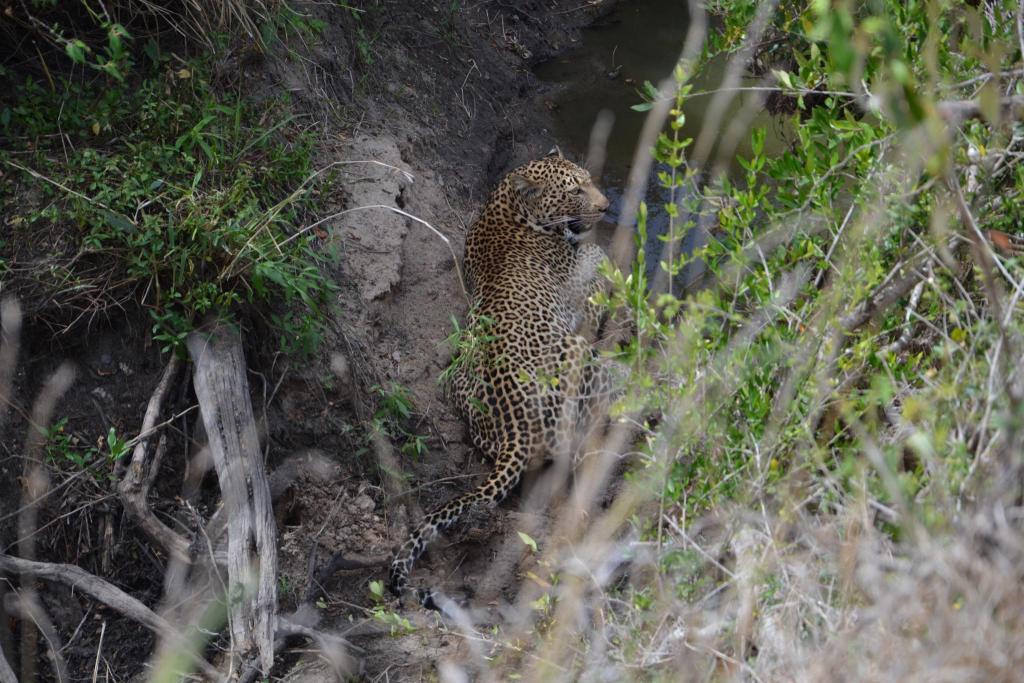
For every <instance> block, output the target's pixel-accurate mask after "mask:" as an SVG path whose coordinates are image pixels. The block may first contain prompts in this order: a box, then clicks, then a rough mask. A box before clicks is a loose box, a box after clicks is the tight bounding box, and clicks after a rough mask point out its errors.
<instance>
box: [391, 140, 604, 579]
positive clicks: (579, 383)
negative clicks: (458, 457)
mask: <svg viewBox="0 0 1024 683" xmlns="http://www.w3.org/2000/svg"><path fill="white" fill-rule="evenodd" d="M607 208H608V200H607V199H606V198H605V197H604V195H602V194H601V192H600V191H598V189H597V188H596V187H595V186H594V183H593V182H592V180H591V178H590V174H589V173H588V172H587V171H586V170H584V169H582V168H580V167H579V166H577V165H576V164H573V163H572V162H570V161H568V160H566V159H564V158H563V157H562V155H561V153H560V152H558V151H557V148H556V149H555V150H552V152H551V153H550V154H548V156H546V157H544V158H542V159H539V160H537V161H532V162H530V163H528V164H525V165H523V166H521V167H519V168H517V169H515V170H514V171H512V173H510V174H509V175H508V176H506V177H505V179H504V180H502V181H501V183H500V184H499V185H498V187H497V188H496V189H495V190H494V192H493V193H492V194H491V196H490V198H489V200H488V201H487V204H486V205H485V207H484V210H483V212H482V214H481V215H480V217H479V218H478V219H477V221H476V222H475V223H474V224H473V225H472V227H471V228H470V230H469V234H468V235H467V238H466V254H465V265H466V275H467V277H468V280H469V285H470V287H471V289H472V298H473V302H472V306H471V309H470V314H469V318H470V319H469V325H468V327H467V329H470V330H476V331H477V332H478V333H479V334H480V336H481V337H483V338H485V339H486V340H487V341H486V343H485V344H483V346H482V347H481V348H479V349H477V351H476V352H475V353H474V354H472V355H471V357H468V358H467V357H465V354H464V356H463V357H461V358H459V359H457V363H458V365H457V367H456V368H455V370H454V372H453V375H452V380H451V384H450V386H449V388H448V393H449V397H450V398H451V399H452V401H453V403H454V405H455V406H456V407H457V409H458V410H459V411H460V412H461V413H462V415H463V416H464V417H465V418H466V420H467V421H468V423H469V432H470V436H471V438H472V441H473V444H474V445H475V446H476V447H477V448H479V449H480V451H481V452H482V453H483V454H484V455H486V456H487V457H489V458H491V459H493V460H494V469H493V471H492V472H491V474H490V475H489V476H488V477H487V479H486V480H485V481H484V482H483V483H481V484H480V485H479V486H478V487H477V488H476V489H474V490H473V491H471V492H469V493H466V494H464V495H462V496H459V497H457V498H455V499H454V500H452V501H450V502H448V503H446V504H445V505H443V506H441V507H440V508H438V509H436V510H434V511H433V512H431V513H430V514H428V515H427V516H426V517H425V518H424V519H423V521H422V522H421V523H420V524H419V525H418V526H417V527H416V528H415V530H414V531H413V533H412V534H411V535H410V537H409V538H408V540H406V541H405V543H404V544H403V545H402V546H401V547H400V548H399V550H398V552H397V554H396V555H395V558H394V560H393V562H392V563H391V571H390V577H389V579H390V580H389V586H390V588H391V590H392V591H393V592H394V593H396V594H397V595H401V593H402V592H403V590H404V588H405V587H406V584H407V582H408V577H409V572H410V571H411V569H412V566H413V563H414V562H415V561H416V559H417V558H418V557H419V555H420V554H421V553H422V552H423V550H424V549H425V548H426V546H427V544H428V543H430V541H431V540H433V539H434V538H435V537H436V536H437V535H438V534H439V533H440V532H442V531H444V530H445V529H447V528H448V527H450V526H451V525H452V524H454V523H455V522H456V521H457V520H458V519H459V518H460V517H461V516H462V515H463V514H464V513H465V512H466V511H467V510H468V509H469V508H470V507H471V506H473V505H478V504H483V505H490V506H493V505H496V504H497V503H499V502H500V501H501V500H502V499H503V498H505V496H506V495H507V494H508V493H509V491H510V490H511V489H512V488H513V487H515V485H516V484H517V483H518V482H519V479H520V477H521V476H522V475H523V473H524V471H525V470H526V468H527V465H528V464H529V463H530V462H531V460H534V459H536V458H544V459H550V458H554V457H559V456H560V455H562V454H564V453H565V452H566V451H567V450H569V449H570V448H571V444H572V442H573V438H574V434H576V433H577V431H578V430H579V429H580V428H581V427H582V426H584V425H585V424H586V422H587V421H588V419H589V413H590V410H591V407H592V401H591V399H592V397H594V396H596V395H599V394H600V393H601V392H602V391H604V389H603V388H602V387H598V386H597V385H598V384H600V383H601V382H602V381H603V373H602V371H601V370H600V368H599V366H598V365H597V364H596V363H594V360H595V351H594V350H593V348H592V346H591V344H590V341H588V339H587V338H585V337H584V336H581V334H584V333H587V332H588V330H585V329H583V328H584V327H586V326H587V325H590V326H591V327H593V326H594V325H595V320H596V318H595V316H594V314H593V313H592V310H593V308H592V307H591V306H590V305H589V304H588V300H589V298H590V295H591V293H592V292H593V291H594V290H595V288H596V287H598V286H599V284H598V283H599V281H600V280H599V276H598V272H597V269H598V265H599V264H600V263H601V261H602V260H604V258H605V255H604V252H603V251H602V250H601V249H600V248H599V247H597V246H596V245H593V244H580V243H579V235H580V233H582V232H584V231H586V230H588V229H590V227H591V226H592V225H593V223H595V222H596V221H597V220H599V219H600V217H601V216H602V215H603V213H604V211H605V209H607ZM589 333H590V334H591V335H592V336H593V335H596V329H591V330H589Z"/></svg>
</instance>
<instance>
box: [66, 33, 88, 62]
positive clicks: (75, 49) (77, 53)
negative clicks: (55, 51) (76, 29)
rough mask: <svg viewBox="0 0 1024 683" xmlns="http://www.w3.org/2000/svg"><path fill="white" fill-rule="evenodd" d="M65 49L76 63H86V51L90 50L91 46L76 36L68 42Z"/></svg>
mask: <svg viewBox="0 0 1024 683" xmlns="http://www.w3.org/2000/svg"><path fill="white" fill-rule="evenodd" d="M64 51H65V52H67V53H68V57H70V58H71V61H73V62H74V63H75V64H85V53H86V52H88V51H89V46H88V45H86V44H85V43H83V42H82V41H81V40H79V39H77V38H75V39H74V40H69V41H68V42H67V44H66V45H65V46H64Z"/></svg>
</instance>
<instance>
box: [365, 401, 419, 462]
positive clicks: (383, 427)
mask: <svg viewBox="0 0 1024 683" xmlns="http://www.w3.org/2000/svg"><path fill="white" fill-rule="evenodd" d="M371 391H373V392H374V393H376V394H377V395H378V397H379V399H378V403H377V410H376V412H375V413H374V415H373V424H374V428H375V429H376V430H378V431H380V432H382V433H384V434H386V435H388V437H390V438H392V439H395V440H397V441H400V442H401V445H400V446H399V450H400V451H401V452H402V453H403V454H405V455H407V456H409V457H412V458H420V457H421V456H423V455H424V454H426V452H427V450H428V449H429V447H428V444H427V436H426V435H424V434H417V433H416V432H414V431H412V430H410V429H408V428H407V424H408V422H409V420H410V418H411V417H412V416H413V408H414V407H413V403H412V397H411V396H409V390H408V389H407V388H405V387H403V386H402V385H400V384H397V383H395V382H391V383H390V384H389V385H388V386H387V387H382V386H380V385H374V386H373V387H371Z"/></svg>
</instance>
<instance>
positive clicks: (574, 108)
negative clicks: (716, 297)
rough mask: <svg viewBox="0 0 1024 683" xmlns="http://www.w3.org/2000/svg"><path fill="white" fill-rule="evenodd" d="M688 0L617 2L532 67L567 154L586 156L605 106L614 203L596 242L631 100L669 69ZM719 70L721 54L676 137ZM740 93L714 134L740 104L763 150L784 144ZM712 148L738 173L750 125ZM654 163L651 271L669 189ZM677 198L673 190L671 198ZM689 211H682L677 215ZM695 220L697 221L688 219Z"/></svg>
mask: <svg viewBox="0 0 1024 683" xmlns="http://www.w3.org/2000/svg"><path fill="white" fill-rule="evenodd" d="M687 4H688V3H687V1H686V0H637V1H635V2H629V1H628V0H627V1H624V2H621V3H620V4H619V5H617V6H616V8H615V9H614V10H613V11H612V12H611V14H609V15H608V17H606V18H605V19H603V20H602V21H600V22H599V24H598V25H595V26H593V27H591V28H588V29H587V30H586V31H585V32H584V35H583V39H582V41H581V45H580V46H579V47H578V48H576V49H574V50H573V51H571V52H569V53H567V54H565V55H563V56H562V57H560V58H558V59H555V60H552V61H549V62H546V63H544V64H542V65H540V66H539V67H538V68H537V70H536V72H535V73H536V75H537V77H538V78H539V79H540V80H541V81H544V82H547V83H551V84H556V85H558V86H559V87H558V90H557V91H556V93H555V94H554V95H553V97H552V98H551V99H552V101H553V103H554V105H555V107H556V108H555V110H554V112H553V116H554V118H555V131H554V132H555V136H556V138H557V139H558V140H559V142H560V144H561V145H562V150H563V152H565V154H566V155H567V156H568V157H570V158H572V159H574V160H578V161H579V160H583V159H584V157H585V156H586V155H587V150H588V146H589V141H590V137H591V131H592V130H593V127H594V123H595V121H596V120H597V118H598V115H599V114H600V113H601V112H609V113H610V114H611V115H612V116H613V117H614V123H613V126H612V131H611V135H610V136H609V138H608V144H607V146H606V161H605V165H604V168H603V172H602V174H601V179H600V186H601V188H602V190H603V191H604V192H605V194H606V195H607V196H608V198H609V200H611V202H612V205H611V207H610V208H609V211H608V214H607V217H606V219H605V221H604V222H603V224H602V225H599V226H597V229H596V230H595V237H596V240H597V241H598V242H599V243H607V241H608V240H609V239H610V235H611V232H612V231H613V230H614V226H615V223H616V222H617V221H618V219H619V211H620V206H621V201H622V192H623V190H624V189H625V183H626V178H627V177H628V175H629V168H630V165H631V163H632V160H633V155H634V153H635V151H636V145H637V141H638V139H639V137H640V131H641V128H642V127H643V124H644V118H645V116H646V114H645V113H642V112H636V111H633V110H632V109H631V107H632V106H633V105H635V104H638V103H639V102H641V97H640V95H639V94H638V92H637V91H638V89H640V88H641V87H642V85H643V82H644V81H645V80H647V81H651V82H652V83H654V84H658V83H659V82H660V81H661V80H662V79H664V78H666V77H667V76H669V75H670V74H671V73H672V70H673V69H674V67H675V64H676V60H677V59H678V58H679V54H680V52H681V50H682V47H683V42H684V40H685V38H686V32H687V29H688V27H689V22H690V17H689V14H688V9H687ZM724 70H725V62H724V61H719V62H713V63H712V64H710V65H708V67H707V68H706V69H705V70H704V71H703V72H702V73H700V74H698V75H697V77H696V78H695V79H694V81H693V92H694V93H695V94H693V95H691V96H690V97H689V98H688V100H687V103H686V105H685V107H684V113H685V114H686V125H685V126H684V127H683V130H682V137H684V138H685V137H691V138H694V139H697V137H698V135H699V134H700V131H701V126H702V125H703V123H704V120H705V118H706V117H705V113H706V110H707V108H708V105H709V104H710V103H711V100H712V97H710V96H703V95H699V94H696V93H700V92H706V91H709V90H714V89H715V88H717V87H718V85H719V84H720V83H721V81H722V78H723V73H724ZM751 84H752V83H744V85H751ZM741 95H744V96H739V97H737V98H736V100H735V101H734V102H733V103H732V106H731V107H730V108H729V110H728V112H727V115H726V116H725V117H723V120H722V121H721V122H715V123H716V126H715V127H716V130H717V131H718V133H719V134H721V133H723V132H724V130H725V128H727V127H728V125H729V123H731V121H732V120H733V118H734V117H736V116H737V115H738V113H739V112H740V111H744V110H746V111H755V112H757V113H756V115H755V116H753V118H752V120H751V122H750V125H749V127H750V128H752V127H755V126H760V127H765V128H766V129H767V136H766V138H767V139H766V143H765V148H766V151H767V152H768V153H773V152H775V151H778V150H780V149H781V148H782V147H783V142H782V135H783V131H782V129H781V124H780V123H779V122H778V121H776V120H774V119H772V118H771V117H770V116H769V115H768V114H767V113H765V112H763V111H761V109H763V108H761V107H758V109H753V110H752V109H750V106H753V105H750V102H751V99H752V95H750V94H748V93H741ZM745 108H746V109H745ZM690 149H691V150H692V149H693V148H692V147H691V148H690ZM712 150H713V151H712V154H711V159H712V160H713V161H717V162H718V163H719V164H720V167H721V168H723V169H724V170H725V172H726V173H727V174H728V175H729V176H734V177H736V176H739V175H740V174H741V173H742V172H743V171H742V167H741V166H740V165H739V164H738V163H737V161H736V159H737V158H739V157H748V156H750V154H751V150H750V135H749V129H748V130H747V131H745V132H744V134H743V135H741V136H740V138H739V139H738V144H736V145H735V149H734V151H733V153H732V154H729V155H728V156H727V157H725V158H721V157H720V156H719V155H721V154H722V153H723V152H722V149H721V148H720V146H719V145H716V146H715V147H713V148H712ZM657 170H658V169H657V168H655V169H654V170H653V171H652V174H651V177H650V178H649V179H648V184H647V193H646V201H647V206H648V222H647V225H648V236H649V239H648V244H647V248H646V253H647V263H648V276H649V277H651V276H652V275H653V270H654V269H655V268H657V263H658V256H659V252H660V250H661V245H662V242H660V241H659V240H657V239H656V236H657V235H662V234H665V233H666V232H667V231H668V215H667V214H666V212H665V210H664V208H663V205H664V204H665V203H666V202H667V201H669V196H668V193H667V191H665V190H663V189H662V188H661V187H660V186H659V185H658V183H657V179H656V175H655V173H656V172H657ZM705 180H706V178H705ZM681 199H682V197H680V193H679V190H677V200H681ZM687 218H688V217H687V216H684V217H683V220H684V221H685V220H686V219H687ZM689 218H694V217H689ZM694 222H695V223H696V222H698V221H697V220H696V219H695V218H694ZM699 232H700V231H699V230H694V231H691V232H690V233H689V234H687V235H686V237H685V238H684V239H683V243H682V249H683V250H684V251H689V250H692V249H693V248H694V246H695V245H696V243H697V242H699V240H700V239H701V237H700V234H699ZM691 277H692V273H691V274H689V275H687V274H686V273H684V274H683V277H682V278H681V280H682V284H685V283H686V282H687V281H689V280H690V279H691Z"/></svg>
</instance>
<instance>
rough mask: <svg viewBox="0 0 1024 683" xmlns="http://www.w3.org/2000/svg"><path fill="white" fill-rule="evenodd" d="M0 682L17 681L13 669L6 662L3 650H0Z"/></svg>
mask: <svg viewBox="0 0 1024 683" xmlns="http://www.w3.org/2000/svg"><path fill="white" fill-rule="evenodd" d="M0 683H18V677H17V676H15V675H14V669H12V668H11V665H10V664H8V663H7V658H6V657H4V653H3V652H0Z"/></svg>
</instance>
